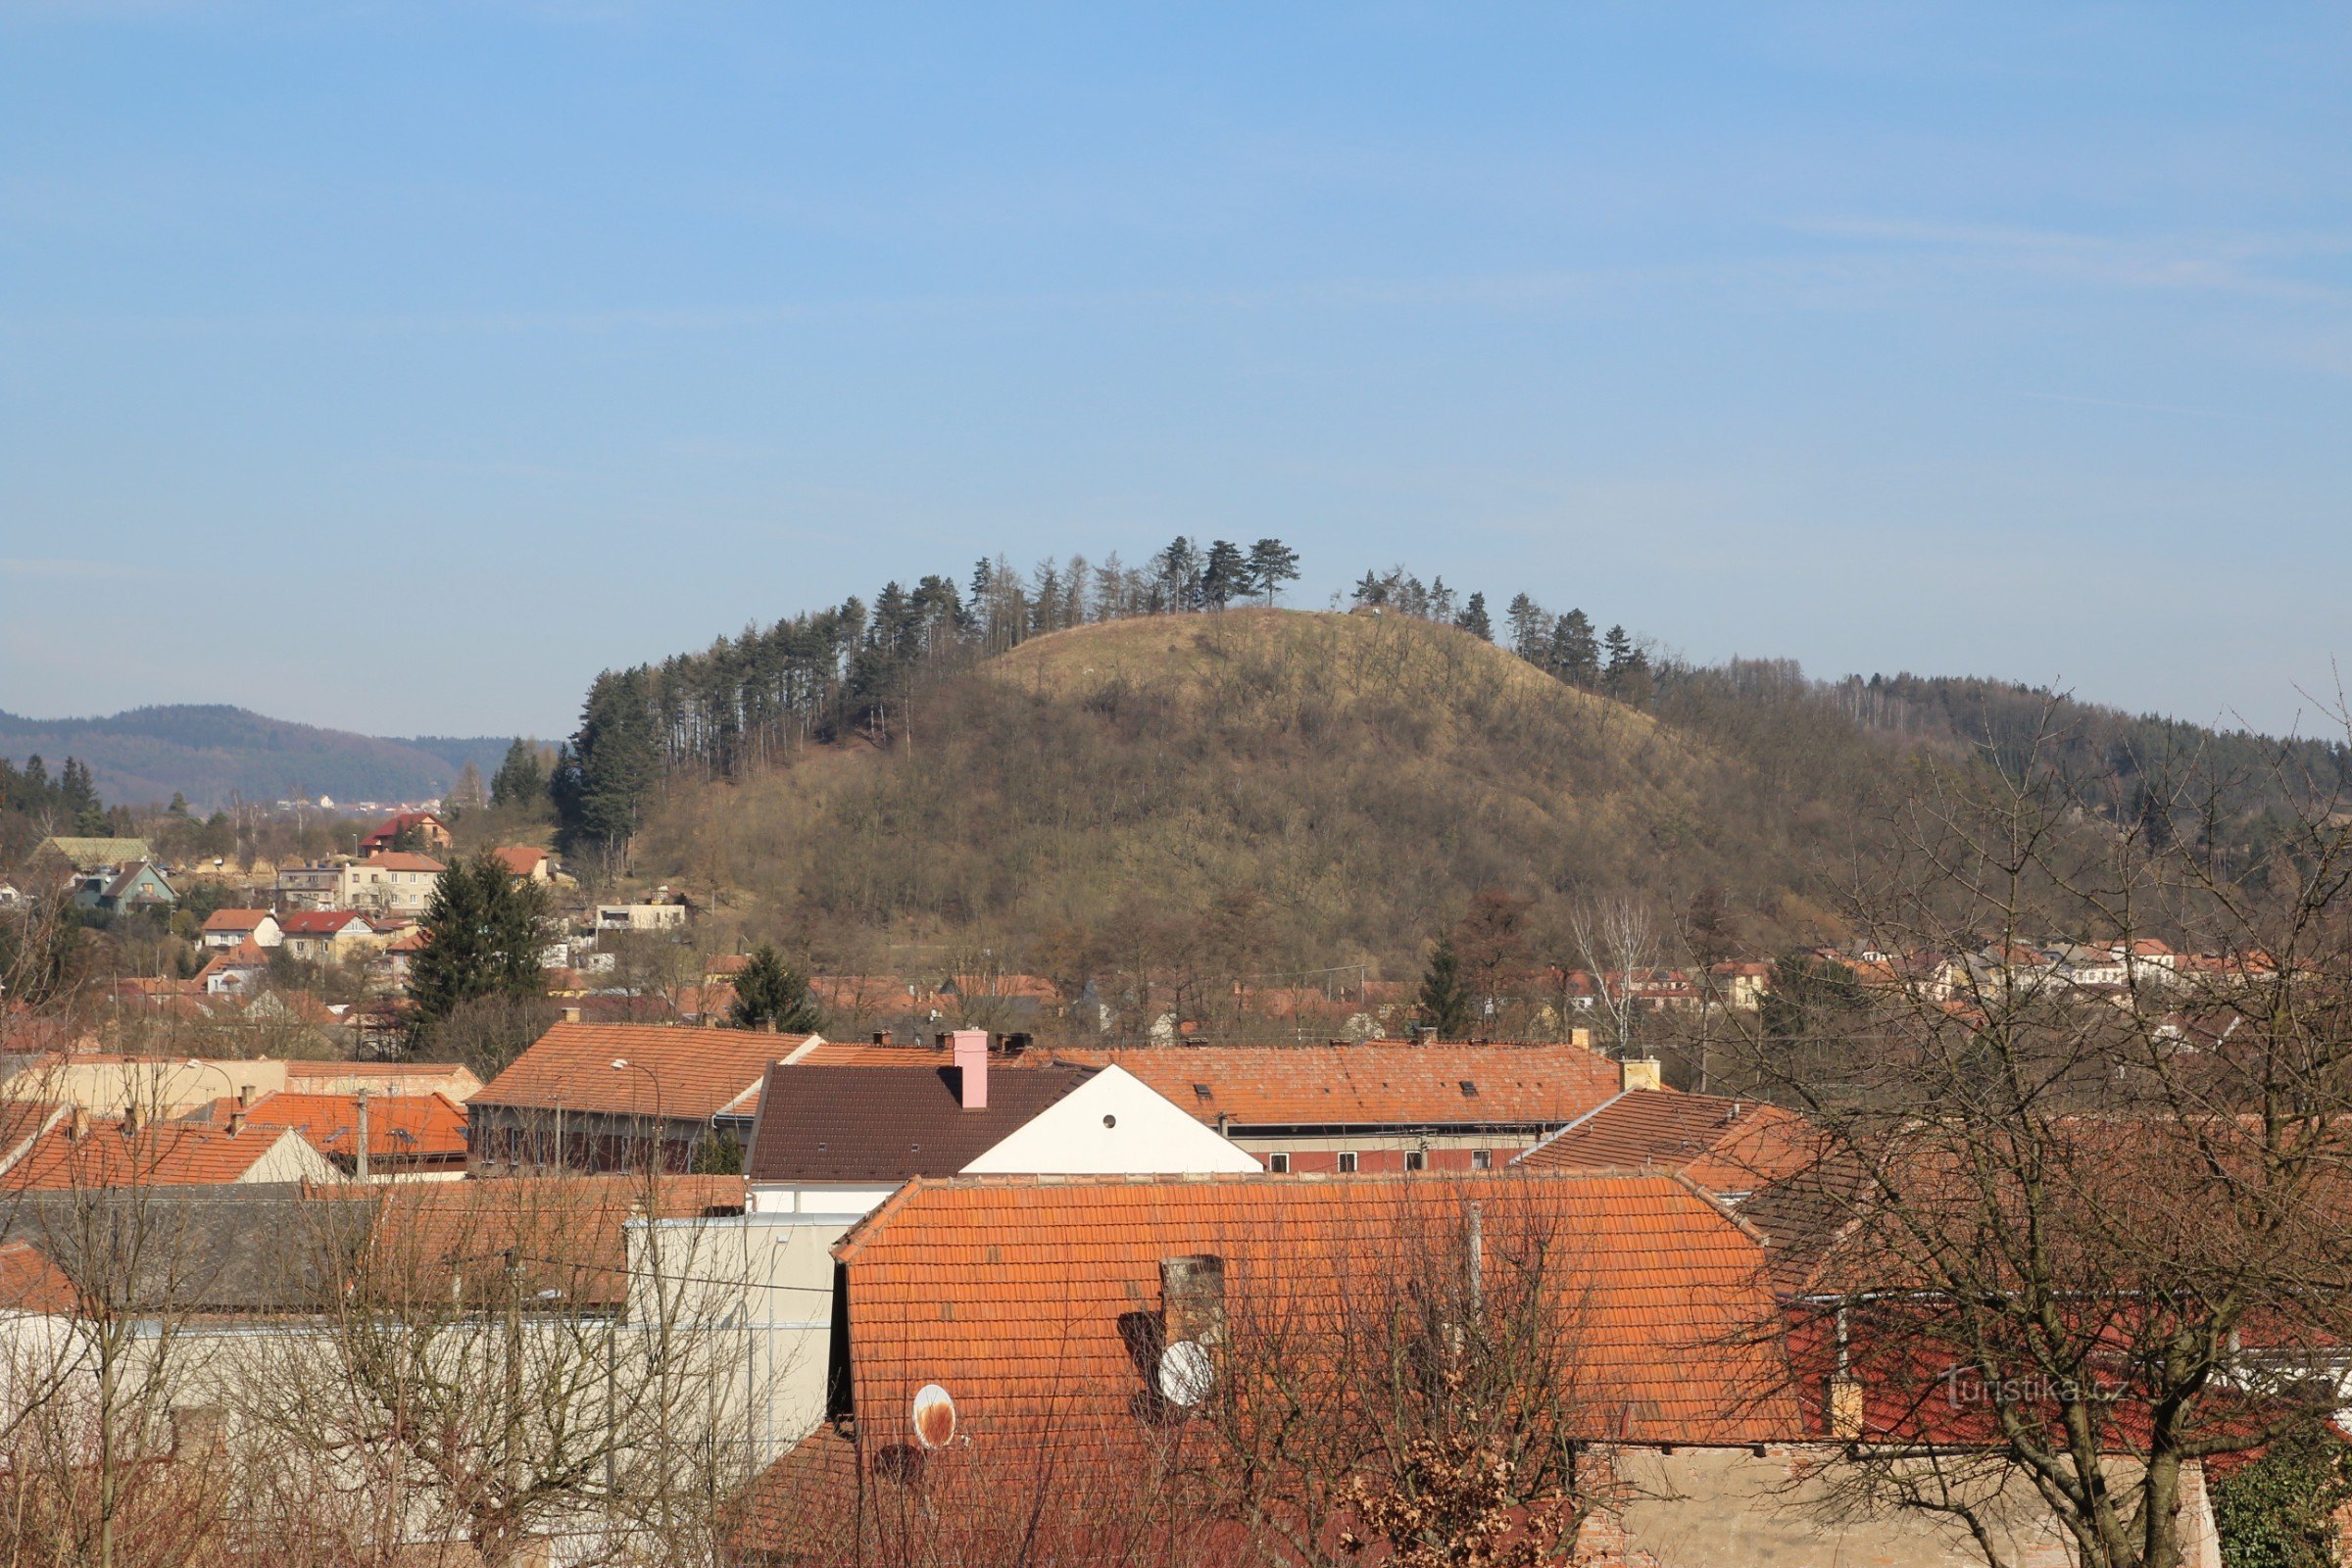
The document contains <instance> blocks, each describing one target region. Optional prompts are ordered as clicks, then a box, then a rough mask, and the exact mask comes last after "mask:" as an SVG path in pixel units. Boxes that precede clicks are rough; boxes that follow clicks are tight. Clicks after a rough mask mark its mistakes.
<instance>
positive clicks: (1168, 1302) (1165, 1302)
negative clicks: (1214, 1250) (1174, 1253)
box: [1159, 1252, 1225, 1345]
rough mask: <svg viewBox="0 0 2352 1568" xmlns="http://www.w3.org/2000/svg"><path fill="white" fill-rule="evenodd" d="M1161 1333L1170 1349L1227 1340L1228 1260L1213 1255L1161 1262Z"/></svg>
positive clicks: (1199, 1255) (1198, 1255) (1193, 1255)
mask: <svg viewBox="0 0 2352 1568" xmlns="http://www.w3.org/2000/svg"><path fill="white" fill-rule="evenodd" d="M1159 1323H1160V1332H1161V1333H1162V1334H1163V1335H1165V1336H1166V1338H1167V1342H1168V1343H1169V1344H1170V1345H1173V1344H1175V1343H1176V1342H1177V1341H1179V1340H1191V1341H1192V1342H1193V1343H1194V1344H1196V1345H1215V1344H1216V1343H1217V1342H1218V1341H1220V1340H1222V1339H1223V1338H1224V1337H1225V1260H1224V1259H1223V1258H1221V1257H1217V1256H1213V1255H1211V1254H1209V1253H1205V1252H1202V1253H1195V1254H1192V1255H1190V1256H1186V1257H1163V1258H1161V1259H1160V1260H1159Z"/></svg>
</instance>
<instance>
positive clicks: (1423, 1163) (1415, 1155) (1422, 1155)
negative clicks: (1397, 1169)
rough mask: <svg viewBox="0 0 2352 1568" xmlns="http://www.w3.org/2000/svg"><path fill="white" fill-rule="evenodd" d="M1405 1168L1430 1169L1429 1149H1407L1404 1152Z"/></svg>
mask: <svg viewBox="0 0 2352 1568" xmlns="http://www.w3.org/2000/svg"><path fill="white" fill-rule="evenodd" d="M1404 1168H1405V1169H1406V1170H1427V1169H1429V1151H1428V1150H1426V1149H1408V1150H1406V1151H1405V1152H1404Z"/></svg>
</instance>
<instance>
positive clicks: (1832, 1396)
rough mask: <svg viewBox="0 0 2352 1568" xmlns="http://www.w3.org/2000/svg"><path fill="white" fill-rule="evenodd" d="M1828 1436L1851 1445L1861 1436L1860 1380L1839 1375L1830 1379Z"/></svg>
mask: <svg viewBox="0 0 2352 1568" xmlns="http://www.w3.org/2000/svg"><path fill="white" fill-rule="evenodd" d="M1829 1414H1830V1436H1831V1437H1832V1438H1835V1439H1837V1440H1838V1442H1840V1443H1852V1442H1855V1441H1856V1440H1858V1439H1859V1438H1860V1437H1861V1436H1862V1380H1861V1379H1860V1378H1855V1377H1846V1376H1844V1375H1843V1374H1839V1375H1838V1376H1836V1377H1833V1378H1831V1379H1830V1387H1829Z"/></svg>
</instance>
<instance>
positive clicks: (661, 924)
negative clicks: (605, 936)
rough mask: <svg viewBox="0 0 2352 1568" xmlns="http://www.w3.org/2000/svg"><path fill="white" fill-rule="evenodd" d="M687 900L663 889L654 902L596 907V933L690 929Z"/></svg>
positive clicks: (640, 901)
mask: <svg viewBox="0 0 2352 1568" xmlns="http://www.w3.org/2000/svg"><path fill="white" fill-rule="evenodd" d="M687 910H688V905H687V902H686V896H685V895H684V894H682V893H675V894H673V893H671V892H670V891H669V890H668V889H666V888H663V889H662V890H661V891H660V892H659V893H657V894H656V895H655V896H654V897H653V898H650V899H643V900H639V901H638V902H636V903H633V904H600V905H598V906H597V907H596V930H597V931H598V933H600V934H602V933H604V932H607V931H613V932H629V931H682V930H684V929H685V928H686V915H687Z"/></svg>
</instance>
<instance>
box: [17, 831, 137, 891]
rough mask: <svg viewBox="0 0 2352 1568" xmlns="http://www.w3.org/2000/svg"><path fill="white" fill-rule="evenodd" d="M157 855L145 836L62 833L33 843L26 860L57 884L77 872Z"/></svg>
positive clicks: (37, 873)
mask: <svg viewBox="0 0 2352 1568" xmlns="http://www.w3.org/2000/svg"><path fill="white" fill-rule="evenodd" d="M154 858H155V851H154V849H153V848H151V847H150V846H149V845H148V843H147V841H146V840H145V839H138V838H76V837H73V836H72V835H59V836H56V837H52V838H45V839H43V840H41V842H40V843H38V844H36V845H34V846H33V849H32V854H30V855H29V856H27V857H25V865H26V866H27V867H29V868H30V869H31V871H32V872H33V874H34V875H35V876H36V877H37V878H39V879H40V880H42V881H45V882H47V883H49V884H50V885H52V886H54V885H58V884H62V883H65V882H67V881H70V880H72V879H73V876H74V875H75V874H76V873H79V874H80V875H83V876H87V875H90V874H91V873H93V872H98V871H108V870H113V869H116V868H118V867H120V866H125V865H128V864H130V863H132V862H133V861H153V860H154Z"/></svg>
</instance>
